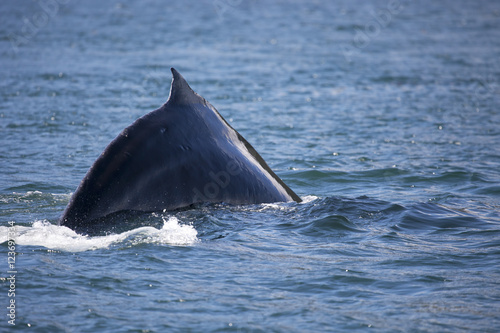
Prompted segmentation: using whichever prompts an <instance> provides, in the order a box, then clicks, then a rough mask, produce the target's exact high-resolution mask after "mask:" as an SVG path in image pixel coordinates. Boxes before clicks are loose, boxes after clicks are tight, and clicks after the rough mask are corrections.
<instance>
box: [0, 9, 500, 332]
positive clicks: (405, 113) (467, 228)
mask: <svg viewBox="0 0 500 333" xmlns="http://www.w3.org/2000/svg"><path fill="white" fill-rule="evenodd" d="M0 16H1V20H0V61H1V66H0V73H1V80H0V85H1V89H0V140H1V144H0V170H1V172H0V285H1V289H0V331H2V332H10V331H32V332H342V331H355V332H356V331H357V332H496V331H497V330H498V327H499V326H500V316H499V314H500V110H499V109H500V84H499V83H500V60H499V59H500V3H499V2H498V1H493V0H485V1H480V2H473V1H465V0H460V1H427V0H425V1H418V2H417V1H397V0H380V1H357V0H356V1H347V0H339V1H329V2H327V1H305V0H304V1H298V0H297V1H273V2H269V1H255V0H252V1H242V0H214V1H212V0H210V1H194V0H193V1H168V2H162V1H141V2H134V1H129V0H122V1H107V2H104V1H94V0H92V1H85V2H77V1H72V0H69V1H68V0H65V1H62V0H61V1H59V2H57V1H56V0H38V1H2V2H0ZM170 67H175V68H176V69H177V70H179V71H180V72H181V74H182V75H183V76H184V77H185V78H186V80H187V81H188V82H189V83H190V85H191V87H192V88H193V89H194V90H195V91H196V92H198V93H199V94H201V95H202V96H203V97H205V98H206V99H207V100H208V101H210V102H211V103H212V104H213V105H214V106H215V107H216V108H217V109H218V110H219V112H220V113H221V114H222V115H223V116H224V117H225V119H226V120H227V121H228V122H229V123H230V124H231V125H232V126H233V127H234V128H235V129H236V130H238V131H239V132H240V133H241V134H242V135H243V136H244V137H245V138H246V139H247V140H248V141H249V142H250V143H251V144H252V145H253V146H254V147H255V148H256V150H257V151H259V152H260V154H261V155H262V156H263V157H264V159H265V160H266V161H267V162H268V164H269V165H270V166H271V168H272V169H273V170H274V171H275V172H276V173H277V174H278V175H279V176H280V177H281V178H282V179H283V180H284V181H285V183H287V184H288V185H289V186H290V187H291V188H292V189H293V190H294V191H295V192H296V193H297V194H298V195H299V196H300V197H302V198H303V199H304V201H303V202H302V203H273V204H262V205H243V206H230V205H224V204H218V205H206V206H200V207H197V208H194V209H184V210H179V211H172V212H155V213H144V214H123V215H121V216H119V220H118V223H117V225H116V227H115V228H114V229H113V230H112V231H111V232H103V233H101V234H96V235H92V236H88V235H81V234H77V233H75V232H73V231H72V230H70V229H68V228H65V227H60V226H58V225H57V220H58V218H59V216H60V215H61V213H62V211H63V210H64V208H65V206H66V205H67V203H68V201H69V198H70V196H71V193H72V192H74V191H75V189H76V187H77V186H78V184H79V182H80V181H81V179H82V178H83V176H84V175H85V173H86V171H87V170H88V168H89V167H90V166H91V165H92V163H93V162H94V160H95V159H96V158H97V157H98V156H99V154H100V153H101V152H102V150H103V149H104V148H105V147H106V145H107V144H108V143H109V142H110V141H111V140H112V139H113V138H114V137H115V136H116V135H117V134H118V133H119V132H120V131H121V130H122V129H123V128H125V127H126V126H128V125H129V124H130V123H132V122H133V121H134V120H135V119H137V118H138V117H140V116H142V115H144V114H145V113H147V112H149V111H152V110H154V109H156V108H158V107H159V106H160V105H162V104H163V103H164V102H165V101H166V99H167V97H168V92H169V88H170V81H171V74H170ZM9 240H10V243H9ZM14 260H15V261H14ZM12 304H14V305H12ZM13 324H15V325H13Z"/></svg>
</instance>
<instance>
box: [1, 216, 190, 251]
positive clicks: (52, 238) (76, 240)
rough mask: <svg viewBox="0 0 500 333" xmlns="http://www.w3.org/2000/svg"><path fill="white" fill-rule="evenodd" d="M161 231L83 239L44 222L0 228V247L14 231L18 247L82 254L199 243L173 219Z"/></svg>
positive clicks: (147, 229) (187, 228)
mask: <svg viewBox="0 0 500 333" xmlns="http://www.w3.org/2000/svg"><path fill="white" fill-rule="evenodd" d="M162 219H163V227H162V228H161V229H156V228H154V227H141V228H137V229H133V230H129V231H125V232H123V233H121V234H111V235H106V236H95V237H90V236H82V235H79V234H77V233H76V232H74V231H73V230H71V229H69V228H67V227H64V226H58V225H54V224H51V223H49V222H47V221H35V222H34V223H33V226H31V227H24V226H15V228H14V229H11V228H10V227H0V244H2V243H4V242H6V241H7V240H8V233H9V231H11V230H15V233H14V235H15V236H14V237H13V239H14V240H15V241H16V244H18V245H28V246H42V247H45V248H48V249H51V250H60V251H67V252H82V251H88V250H97V249H103V248H108V247H109V246H111V245H113V244H119V243H123V242H129V241H130V243H131V244H132V245H135V244H143V243H155V244H167V245H192V244H194V243H196V242H197V241H198V238H197V237H196V236H197V234H198V232H197V231H196V229H195V228H194V227H193V226H192V225H182V224H179V221H178V220H177V218H176V217H169V218H168V219H166V218H164V217H162Z"/></svg>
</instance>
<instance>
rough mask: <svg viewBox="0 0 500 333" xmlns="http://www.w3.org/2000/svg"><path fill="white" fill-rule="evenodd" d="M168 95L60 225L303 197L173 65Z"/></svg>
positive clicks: (89, 179)
mask: <svg viewBox="0 0 500 333" xmlns="http://www.w3.org/2000/svg"><path fill="white" fill-rule="evenodd" d="M171 71H172V76H173V78H172V84H171V87H170V96H169V98H168V100H167V102H166V103H165V104H164V105H163V106H161V107H160V108H159V109H157V110H154V111H152V112H150V113H148V114H146V115H144V116H142V117H141V118H139V119H137V120H136V121H135V122H134V123H133V124H132V125H130V126H129V127H127V128H125V129H124V130H123V131H122V132H121V133H120V134H119V135H118V136H117V137H116V138H115V139H114V140H113V141H112V142H111V143H110V144H109V145H108V146H107V147H106V148H105V150H104V151H103V152H102V154H101V155H100V156H99V157H98V158H97V160H96V161H95V162H94V164H93V165H92V166H91V167H90V169H89V171H88V172H87V174H86V175H85V177H84V178H83V180H82V181H81V183H80V185H79V186H78V188H77V189H76V191H75V192H74V194H73V195H72V197H71V199H70V202H69V204H68V206H67V207H66V209H65V210H64V212H63V214H62V216H61V218H60V220H59V224H60V225H63V226H67V227H69V228H71V229H75V230H78V229H82V228H89V227H91V226H92V225H93V224H94V223H96V221H97V220H100V219H102V218H104V217H106V216H108V215H110V214H113V213H117V212H121V211H142V212H155V211H163V210H175V209H179V208H183V207H188V206H191V205H193V204H197V203H227V204H235V205H240V204H258V203H270V202H285V201H297V202H300V201H301V199H300V198H299V196H297V194H295V193H294V192H293V191H292V190H291V189H290V188H289V187H288V186H287V185H286V184H285V183H284V182H283V181H282V180H281V179H280V178H279V177H278V176H277V175H276V174H275V173H274V172H273V171H272V170H271V168H270V167H269V166H268V165H267V163H266V162H265V161H264V159H263V158H262V157H261V156H260V155H259V153H257V151H256V150H255V149H254V148H253V147H252V146H251V145H250V143H248V141H247V140H245V139H244V138H243V136H241V134H239V133H238V132H237V131H236V130H235V129H233V128H232V127H231V126H230V125H229V123H228V122H227V121H226V120H225V119H224V118H223V117H222V116H221V115H220V113H219V112H218V111H217V110H216V109H215V108H214V107H213V106H212V105H211V104H210V103H209V102H208V101H207V100H205V99H204V98H203V97H201V96H200V95H198V94H197V93H196V92H194V91H193V90H192V89H191V87H190V86H189V85H188V83H187V82H186V80H185V79H184V78H183V77H182V76H181V74H179V72H177V71H176V70H175V69H174V68H171Z"/></svg>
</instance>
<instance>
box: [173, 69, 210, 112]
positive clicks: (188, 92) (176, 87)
mask: <svg viewBox="0 0 500 333" xmlns="http://www.w3.org/2000/svg"><path fill="white" fill-rule="evenodd" d="M170 70H171V71H172V85H171V86H170V96H169V97H168V101H167V103H173V104H178V105H183V104H194V103H201V104H204V105H206V104H207V102H206V100H205V99H204V98H203V97H201V96H200V95H198V94H197V93H195V92H194V91H193V89H191V87H190V86H189V84H188V83H187V82H186V80H185V79H184V77H182V75H181V74H180V73H179V72H178V71H177V70H175V68H173V67H172V68H170Z"/></svg>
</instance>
